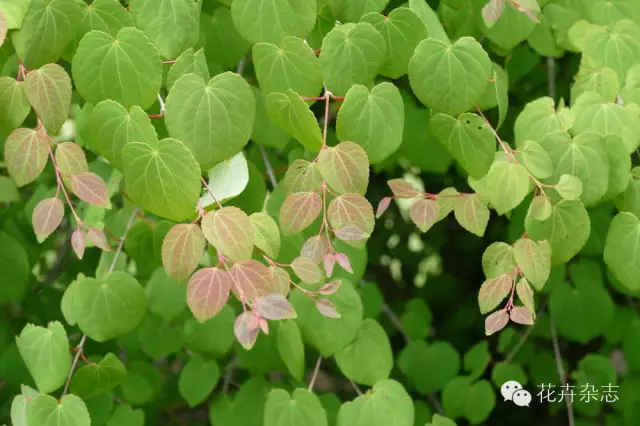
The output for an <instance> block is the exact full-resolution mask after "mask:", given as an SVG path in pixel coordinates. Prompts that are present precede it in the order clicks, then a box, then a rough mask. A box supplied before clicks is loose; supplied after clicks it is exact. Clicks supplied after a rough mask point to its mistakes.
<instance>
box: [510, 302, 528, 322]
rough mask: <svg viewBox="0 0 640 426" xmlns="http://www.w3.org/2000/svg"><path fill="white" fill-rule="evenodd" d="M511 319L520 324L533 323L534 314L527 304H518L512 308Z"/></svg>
mask: <svg viewBox="0 0 640 426" xmlns="http://www.w3.org/2000/svg"><path fill="white" fill-rule="evenodd" d="M510 316H511V321H513V322H516V323H518V324H524V325H532V324H533V314H532V313H531V310H530V309H529V308H527V307H526V306H516V307H515V308H513V309H512V310H511V315H510Z"/></svg>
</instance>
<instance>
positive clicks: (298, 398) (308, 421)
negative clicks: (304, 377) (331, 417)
mask: <svg viewBox="0 0 640 426" xmlns="http://www.w3.org/2000/svg"><path fill="white" fill-rule="evenodd" d="M263 424H264V426H327V413H326V411H325V409H324V407H323V406H322V404H321V403H320V400H319V399H318V397H317V396H316V395H315V394H313V393H312V392H310V391H308V390H306V389H302V388H297V389H294V391H293V393H292V394H291V395H289V393H288V392H287V391H286V390H284V389H273V390H272V391H271V392H269V396H268V397H267V404H266V405H265V407H264V423H263Z"/></svg>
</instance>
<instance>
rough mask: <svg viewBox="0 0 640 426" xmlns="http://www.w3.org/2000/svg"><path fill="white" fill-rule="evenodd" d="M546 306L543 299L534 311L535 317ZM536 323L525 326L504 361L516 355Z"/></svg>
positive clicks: (509, 360) (507, 361) (508, 360)
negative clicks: (536, 310)
mask: <svg viewBox="0 0 640 426" xmlns="http://www.w3.org/2000/svg"><path fill="white" fill-rule="evenodd" d="M546 306H547V302H546V301H545V302H544V303H543V304H542V306H541V307H540V309H538V312H536V318H538V317H539V316H540V314H542V312H543V311H544V308H545V307H546ZM536 324H538V323H537V322H534V323H533V325H531V326H530V327H528V328H527V330H526V331H525V332H524V334H523V335H522V337H520V340H518V343H516V345H515V346H514V347H513V349H511V352H509V355H507V357H506V358H505V359H504V362H506V363H509V362H511V360H512V359H513V357H514V356H516V354H517V353H518V351H519V350H520V348H522V345H524V343H525V342H526V341H527V339H528V338H529V336H530V335H531V332H532V331H533V329H534V328H535V326H536Z"/></svg>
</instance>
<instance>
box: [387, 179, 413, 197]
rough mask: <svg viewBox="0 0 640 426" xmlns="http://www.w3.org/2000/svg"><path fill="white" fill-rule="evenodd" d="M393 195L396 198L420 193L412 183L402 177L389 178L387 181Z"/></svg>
mask: <svg viewBox="0 0 640 426" xmlns="http://www.w3.org/2000/svg"><path fill="white" fill-rule="evenodd" d="M387 185H389V188H391V192H393V195H394V196H395V197H398V198H413V197H417V196H418V195H419V194H420V191H418V190H417V189H416V188H415V187H414V186H413V185H411V184H410V183H409V182H407V181H406V180H404V179H391V180H390V181H388V182H387Z"/></svg>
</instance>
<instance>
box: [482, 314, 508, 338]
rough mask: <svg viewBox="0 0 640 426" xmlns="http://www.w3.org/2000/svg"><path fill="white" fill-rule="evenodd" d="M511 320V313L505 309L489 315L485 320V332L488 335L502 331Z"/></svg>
mask: <svg viewBox="0 0 640 426" xmlns="http://www.w3.org/2000/svg"><path fill="white" fill-rule="evenodd" d="M508 322H509V314H508V313H507V311H505V310H504V309H502V310H500V311H496V312H494V313H492V314H491V315H489V316H488V317H487V319H486V320H485V321H484V332H485V334H486V335H487V336H491V335H492V334H493V333H495V332H497V331H500V330H502V329H503V328H504V326H505V325H507V323H508Z"/></svg>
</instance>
